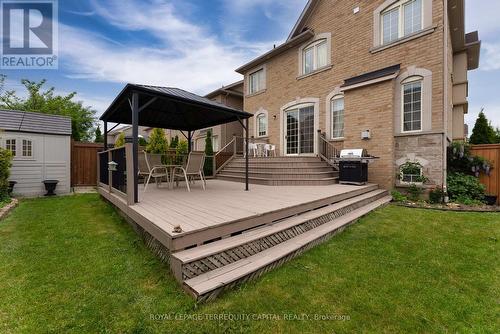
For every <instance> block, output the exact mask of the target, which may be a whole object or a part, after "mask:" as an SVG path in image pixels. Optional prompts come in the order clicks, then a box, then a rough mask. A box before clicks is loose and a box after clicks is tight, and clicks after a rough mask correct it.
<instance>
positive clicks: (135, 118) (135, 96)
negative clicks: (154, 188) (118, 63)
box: [132, 92, 139, 203]
mask: <svg viewBox="0 0 500 334" xmlns="http://www.w3.org/2000/svg"><path fill="white" fill-rule="evenodd" d="M132 140H133V141H132V156H133V159H132V161H133V171H134V180H133V182H134V203H139V157H138V151H139V93H137V92H133V93H132Z"/></svg>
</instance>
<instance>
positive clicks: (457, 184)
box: [447, 173, 485, 201]
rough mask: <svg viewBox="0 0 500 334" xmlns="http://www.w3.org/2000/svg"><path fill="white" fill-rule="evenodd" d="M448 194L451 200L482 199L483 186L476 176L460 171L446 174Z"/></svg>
mask: <svg viewBox="0 0 500 334" xmlns="http://www.w3.org/2000/svg"><path fill="white" fill-rule="evenodd" d="M447 180H448V195H449V197H450V199H451V200H452V201H456V200H458V199H460V200H461V201H465V200H471V201H482V200H483V199H484V192H485V187H484V185H482V184H481V183H480V182H479V180H478V179H477V178H475V177H474V176H471V175H465V174H462V173H449V174H448V178H447Z"/></svg>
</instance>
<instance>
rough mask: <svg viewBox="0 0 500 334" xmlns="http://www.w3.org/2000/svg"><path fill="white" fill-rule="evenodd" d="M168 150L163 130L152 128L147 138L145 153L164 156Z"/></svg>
mask: <svg viewBox="0 0 500 334" xmlns="http://www.w3.org/2000/svg"><path fill="white" fill-rule="evenodd" d="M167 149H168V140H167V137H165V131H163V129H158V128H154V129H153V131H151V135H150V136H149V143H148V146H147V147H146V151H147V152H149V153H153V154H165V153H167Z"/></svg>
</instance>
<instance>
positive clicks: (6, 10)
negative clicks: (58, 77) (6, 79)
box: [0, 0, 58, 69]
mask: <svg viewBox="0 0 500 334" xmlns="http://www.w3.org/2000/svg"><path fill="white" fill-rule="evenodd" d="M0 3H1V17H2V24H1V29H2V34H1V36H2V43H1V46H2V54H1V63H0V68H2V69H57V67H58V57H57V56H58V55H57V51H58V47H57V46H58V45H57V44H58V20H57V19H58V16H57V14H58V13H57V0H30V1H19V0H0Z"/></svg>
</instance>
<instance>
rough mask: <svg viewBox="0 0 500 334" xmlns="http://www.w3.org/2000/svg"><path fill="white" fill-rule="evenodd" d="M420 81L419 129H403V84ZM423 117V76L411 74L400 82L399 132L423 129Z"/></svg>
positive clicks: (412, 131)
mask: <svg viewBox="0 0 500 334" xmlns="http://www.w3.org/2000/svg"><path fill="white" fill-rule="evenodd" d="M417 81H420V85H421V87H420V130H410V131H405V119H404V115H405V108H404V105H405V101H404V93H405V85H406V84H409V83H412V82H417ZM423 119H424V78H422V77H421V76H412V77H409V78H407V79H405V80H403V81H402V82H401V133H418V132H422V131H424V125H423Z"/></svg>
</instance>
